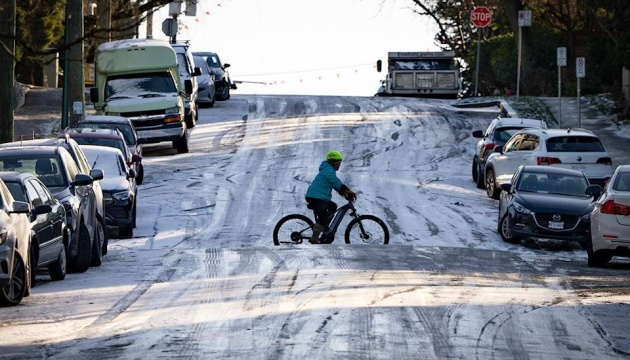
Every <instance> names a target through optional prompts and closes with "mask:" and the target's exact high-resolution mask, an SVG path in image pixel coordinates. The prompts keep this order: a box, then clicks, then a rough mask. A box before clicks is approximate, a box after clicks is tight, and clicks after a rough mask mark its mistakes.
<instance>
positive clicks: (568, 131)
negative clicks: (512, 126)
mask: <svg viewBox="0 0 630 360" xmlns="http://www.w3.org/2000/svg"><path fill="white" fill-rule="evenodd" d="M519 132H531V133H542V134H546V135H549V136H561V135H579V136H590V137H597V135H595V134H593V132H592V131H590V130H586V129H580V128H574V129H571V128H569V129H535V128H527V129H522V130H519Z"/></svg>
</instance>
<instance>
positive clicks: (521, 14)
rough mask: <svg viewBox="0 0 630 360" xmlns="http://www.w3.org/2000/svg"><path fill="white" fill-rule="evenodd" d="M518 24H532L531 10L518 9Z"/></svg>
mask: <svg viewBox="0 0 630 360" xmlns="http://www.w3.org/2000/svg"><path fill="white" fill-rule="evenodd" d="M518 26H532V11H531V10H519V11H518Z"/></svg>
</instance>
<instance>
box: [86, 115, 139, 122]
mask: <svg viewBox="0 0 630 360" xmlns="http://www.w3.org/2000/svg"><path fill="white" fill-rule="evenodd" d="M82 122H88V123H91V122H94V123H116V124H119V123H122V124H129V123H130V122H131V120H129V119H127V118H126V117H124V116H114V115H86V116H85V117H84V118H83V119H82V120H80V121H79V123H82Z"/></svg>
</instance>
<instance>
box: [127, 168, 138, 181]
mask: <svg viewBox="0 0 630 360" xmlns="http://www.w3.org/2000/svg"><path fill="white" fill-rule="evenodd" d="M137 175H138V174H136V169H134V168H129V173H128V174H127V179H135V178H136V176H137Z"/></svg>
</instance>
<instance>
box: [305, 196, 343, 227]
mask: <svg viewBox="0 0 630 360" xmlns="http://www.w3.org/2000/svg"><path fill="white" fill-rule="evenodd" d="M306 202H308V205H309V208H310V209H312V210H313V214H314V215H315V222H316V223H318V224H320V225H323V226H324V228H325V229H328V225H329V224H330V221H331V220H332V218H333V215H334V214H335V211H337V204H335V202H333V201H326V200H322V199H315V198H311V197H307V198H306Z"/></svg>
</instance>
